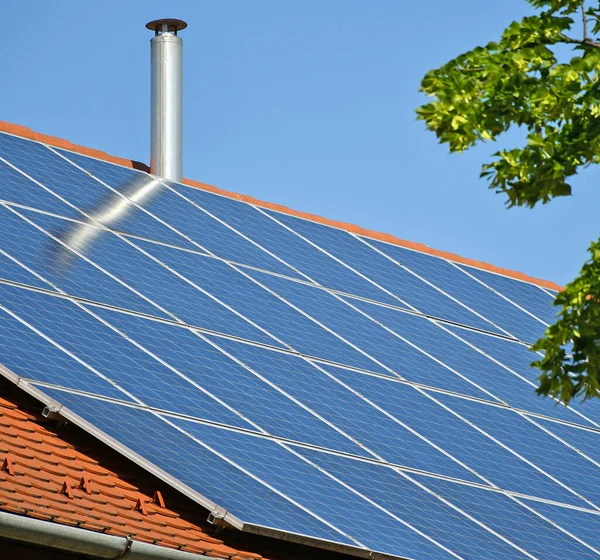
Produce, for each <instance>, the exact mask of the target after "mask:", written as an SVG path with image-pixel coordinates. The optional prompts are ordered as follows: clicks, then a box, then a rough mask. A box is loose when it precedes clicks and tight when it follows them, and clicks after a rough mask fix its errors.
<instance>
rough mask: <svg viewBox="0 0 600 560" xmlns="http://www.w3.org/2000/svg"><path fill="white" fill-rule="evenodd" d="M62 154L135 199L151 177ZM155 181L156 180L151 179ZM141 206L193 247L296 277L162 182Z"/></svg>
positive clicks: (183, 241) (78, 156) (285, 267)
mask: <svg viewBox="0 0 600 560" xmlns="http://www.w3.org/2000/svg"><path fill="white" fill-rule="evenodd" d="M61 153H63V154H64V155H65V157H67V158H68V159H70V160H71V161H73V162H75V163H76V164H77V165H79V166H81V167H83V168H84V169H86V170H87V171H89V172H90V173H92V174H93V175H94V176H95V177H97V178H98V179H100V180H102V181H103V182H105V183H107V184H108V185H110V186H111V187H113V188H115V189H117V190H119V191H120V192H123V187H122V185H125V186H127V185H129V187H128V188H127V189H125V191H124V194H125V195H126V196H128V197H129V198H132V199H135V198H136V194H138V193H140V192H143V190H144V188H146V187H147V185H148V184H149V182H150V181H152V180H153V179H152V178H151V177H150V176H149V175H147V174H146V173H142V172H140V171H134V170H132V169H126V168H123V167H116V166H114V165H111V164H109V163H106V162H103V161H99V160H94V159H91V158H87V157H84V156H80V155H78V154H74V153H71V152H64V151H63V152H61ZM154 182H158V181H156V180H154ZM138 196H139V194H138ZM141 205H142V206H143V208H144V209H146V210H147V211H148V212H150V213H151V214H152V215H153V216H156V217H157V218H158V219H160V220H162V221H163V222H166V223H168V224H170V225H171V226H172V227H174V228H175V229H176V230H177V231H179V232H180V233H181V234H182V235H184V236H187V237H188V238H189V239H190V240H191V241H192V242H194V244H195V245H196V248H204V249H206V250H208V251H210V252H212V253H214V254H216V255H218V256H220V257H222V258H224V259H228V260H232V261H235V262H239V263H245V264H249V265H252V266H255V267H258V268H263V269H265V270H270V271H273V272H278V273H280V274H286V275H287V276H296V273H295V272H294V271H293V270H292V269H291V268H290V267H288V266H286V265H284V264H282V263H281V262H279V261H278V260H277V259H275V258H274V257H272V256H270V255H269V254H268V253H267V252H266V251H264V250H262V249H261V248H259V247H258V246H256V245H253V244H252V243H251V242H249V241H247V240H246V239H244V238H243V237H241V236H240V235H238V234H237V233H236V232H234V231H233V230H231V229H230V228H228V227H226V226H225V225H223V224H221V223H220V222H219V221H217V220H215V219H214V218H212V217H211V216H209V215H208V214H207V213H205V212H203V211H202V210H200V209H199V208H198V207H197V206H194V205H193V204H191V203H190V202H188V201H187V200H186V199H185V198H183V197H182V196H179V195H178V194H177V193H176V192H174V191H173V190H172V189H171V188H170V187H167V186H166V184H164V183H161V184H160V185H158V186H157V188H156V192H155V194H154V195H153V196H149V197H148V199H147V200H142V201H141ZM177 245H183V246H185V247H190V243H189V242H187V241H186V240H185V238H184V237H181V239H180V240H179V242H178V243H177Z"/></svg>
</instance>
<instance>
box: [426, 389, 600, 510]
mask: <svg viewBox="0 0 600 560" xmlns="http://www.w3.org/2000/svg"><path fill="white" fill-rule="evenodd" d="M438 398H439V400H440V401H441V402H443V403H445V404H446V405H448V406H449V407H450V408H451V409H452V410H454V411H456V412H458V413H459V414H460V415H461V416H463V417H464V418H466V419H467V420H469V421H470V422H473V423H474V424H476V425H477V426H478V427H480V428H481V429H483V430H484V431H485V432H486V433H488V434H490V435H491V436H492V437H494V438H496V439H497V440H498V441H499V442H501V443H502V444H504V445H506V446H508V447H509V448H510V449H512V450H513V451H514V452H515V453H518V454H519V455H520V456H521V457H523V458H524V459H525V460H527V461H530V462H531V463H533V464H534V465H536V467H537V468H538V469H540V470H541V472H542V473H544V474H546V476H547V477H548V478H550V477H552V478H553V479H554V480H555V481H557V482H558V483H560V484H562V485H563V490H562V491H561V490H560V489H559V488H558V487H555V488H554V489H553V491H552V492H546V493H545V494H544V495H541V494H540V497H543V498H546V499H549V500H552V499H554V500H558V501H562V502H564V503H567V504H572V505H576V506H580V507H594V504H596V505H597V504H598V503H600V500H599V491H598V490H597V489H596V488H595V486H593V485H592V486H590V485H588V484H586V483H584V482H583V481H584V480H589V477H590V476H592V477H593V476H594V473H596V472H597V470H598V467H597V466H596V465H594V464H592V463H591V462H590V461H588V460H587V459H585V458H584V457H582V456H581V455H579V454H578V453H576V452H575V451H574V450H573V449H571V448H570V447H568V446H567V445H565V444H564V443H562V442H560V441H559V440H557V439H555V438H553V437H552V436H550V435H548V434H547V433H545V432H544V431H543V430H540V429H539V428H538V427H537V426H536V425H535V424H533V423H532V422H530V421H528V420H527V419H525V418H523V417H522V416H520V415H519V414H516V413H514V412H513V411H510V410H506V409H502V408H498V407H490V406H486V405H484V404H480V403H476V402H472V401H467V400H465V399H457V398H454V397H449V396H446V395H440V396H439V397H438ZM573 473H578V474H577V476H576V477H574V476H573ZM540 488H541V487H540Z"/></svg>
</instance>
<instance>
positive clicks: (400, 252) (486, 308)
mask: <svg viewBox="0 0 600 560" xmlns="http://www.w3.org/2000/svg"><path fill="white" fill-rule="evenodd" d="M367 242H368V243H369V244H371V245H373V246H374V247H376V248H377V249H379V250H380V251H382V252H384V253H385V254H386V255H388V256H390V257H392V258H393V259H394V260H396V261H398V262H399V263H401V264H403V265H404V266H406V267H407V268H409V269H410V270H412V271H413V272H415V273H417V274H418V275H419V276H421V277H423V278H424V279H425V280H427V281H429V282H431V283H432V284H435V285H436V286H437V287H438V288H440V289H442V290H444V292H446V293H447V294H449V295H451V296H452V297H454V298H456V299H458V300H459V301H461V302H462V303H463V304H465V305H467V306H468V307H469V308H471V309H473V310H474V311H476V312H477V313H479V314H480V315H483V316H484V317H485V318H486V319H488V320H489V321H491V322H493V323H494V324H495V325H497V326H498V327H500V328H501V329H502V330H503V332H504V333H505V334H507V335H512V336H514V337H516V338H519V339H520V340H523V341H526V342H535V341H536V340H537V339H538V338H539V337H540V336H541V334H542V333H543V331H544V328H545V327H544V325H542V324H541V323H540V322H539V321H537V320H535V319H533V318H532V317H531V316H529V315H528V314H527V313H525V312H523V311H522V310H520V309H518V308H517V307H515V306H514V305H512V304H510V303H508V302H507V301H506V300H505V299H503V298H501V297H500V296H499V295H498V294H496V293H494V292H493V291H492V290H491V289H489V288H487V287H486V286H484V285H482V284H481V283H479V282H477V281H476V280H474V279H473V278H471V277H470V276H469V275H468V274H466V273H465V272H463V270H462V269H460V268H458V267H457V266H454V265H453V264H451V263H450V262H448V261H446V260H444V259H441V258H439V257H434V256H431V255H426V254H424V253H419V252H417V251H411V250H410V249H405V248H404V247H399V246H396V245H390V244H389V243H382V242H381V241H376V240H372V239H367ZM468 270H471V269H470V268H469V269H468ZM548 308H549V309H550V310H551V309H552V308H551V305H550V302H548ZM488 330H490V329H488Z"/></svg>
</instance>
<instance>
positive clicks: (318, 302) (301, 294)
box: [250, 271, 487, 398]
mask: <svg viewBox="0 0 600 560" xmlns="http://www.w3.org/2000/svg"><path fill="white" fill-rule="evenodd" d="M250 274H251V276H252V277H253V278H256V279H258V280H259V281H260V282H261V283H262V284H265V285H266V286H268V287H269V288H271V289H272V290H273V291H275V292H276V293H278V294H279V295H281V296H282V297H283V298H285V299H286V300H287V301H289V302H290V303H292V304H293V305H295V306H297V307H299V308H301V309H303V310H304V311H306V312H307V313H309V314H310V315H311V316H312V317H314V318H315V319H317V320H318V321H320V322H321V323H322V324H324V325H325V326H326V327H328V328H329V329H331V330H332V331H334V332H336V333H337V334H338V335H340V336H342V337H344V339H345V340H347V341H348V342H349V343H351V344H353V345H354V346H355V347H357V348H360V349H361V350H362V351H363V352H365V353H366V354H368V355H369V356H371V357H372V358H371V362H372V363H371V364H369V363H368V362H365V363H364V364H361V363H357V362H356V361H353V362H350V361H346V362H344V363H345V365H351V366H356V367H359V368H363V369H369V370H371V371H383V372H386V373H388V375H392V376H394V374H396V376H398V375H399V376H401V377H403V378H405V379H408V380H410V381H414V382H417V383H423V384H426V385H432V386H434V387H440V388H442V389H447V390H449V391H455V392H459V393H463V394H467V395H472V396H476V397H480V398H486V396H487V395H486V393H485V392H484V391H481V390H480V389H478V388H477V387H476V386H475V385H473V384H471V383H469V382H468V381H465V380H463V379H461V378H460V377H459V376H457V375H455V374H453V373H452V372H451V371H450V370H449V369H448V368H447V367H445V366H444V365H443V364H440V363H439V362H437V361H435V360H432V359H431V358H430V357H428V356H426V355H425V354H424V353H423V352H421V351H419V350H418V349H416V348H414V347H413V346H411V345H410V344H408V343H407V342H405V341H403V340H402V339H400V338H399V337H397V336H395V335H394V334H393V333H390V332H389V331H387V330H385V329H384V328H382V327H381V326H380V325H378V324H377V323H376V322H375V321H373V320H372V319H370V318H369V317H367V316H365V315H363V314H361V313H359V312H358V311H356V310H355V309H353V308H352V307H351V306H350V305H348V304H347V303H346V302H345V301H344V300H341V299H338V298H336V297H335V296H333V295H331V294H329V293H326V292H323V291H322V290H317V289H315V288H312V287H310V286H305V285H302V284H298V283H296V282H290V281H288V280H284V279H281V278H277V277H273V276H268V275H266V274H262V273H258V272H254V271H252V272H251V273H250ZM352 305H354V302H352Z"/></svg>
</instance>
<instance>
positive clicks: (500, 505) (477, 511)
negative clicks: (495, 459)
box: [419, 477, 598, 559]
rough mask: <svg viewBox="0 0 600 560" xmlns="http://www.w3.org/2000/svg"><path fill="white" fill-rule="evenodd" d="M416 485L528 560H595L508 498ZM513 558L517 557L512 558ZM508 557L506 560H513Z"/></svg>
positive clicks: (431, 482) (445, 485)
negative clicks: (531, 559) (506, 540)
mask: <svg viewBox="0 0 600 560" xmlns="http://www.w3.org/2000/svg"><path fill="white" fill-rule="evenodd" d="M419 478H420V482H421V483H422V484H424V485H425V486H427V487H428V488H430V489H431V490H433V491H435V492H436V493H437V494H439V495H440V496H442V497H444V498H445V499H447V500H449V501H450V502H452V503H453V504H454V505H456V506H457V507H459V508H461V509H462V510H463V511H464V512H465V513H468V514H469V515H471V516H472V517H474V518H476V519H478V520H479V521H481V522H482V523H485V525H487V526H488V527H490V528H491V529H492V530H494V531H496V532H497V533H499V534H501V535H503V536H505V537H506V538H510V540H511V542H513V543H515V544H516V545H517V546H519V547H520V548H521V549H523V550H525V551H526V552H527V553H529V555H530V556H529V557H531V556H532V555H533V557H534V558H540V559H546V558H548V559H550V558H597V557H598V556H597V554H596V553H595V552H593V551H592V550H590V549H589V548H588V547H586V546H585V545H583V544H581V543H579V542H577V541H576V540H575V539H573V538H571V537H569V536H568V535H567V534H566V533H564V532H563V531H561V530H560V529H557V528H556V527H554V526H553V525H551V524H550V523H548V522H547V521H545V520H543V519H541V518H540V517H539V516H537V515H535V513H533V512H531V511H529V510H528V509H526V508H525V507H523V506H522V505H520V504H519V503H518V502H516V501H514V500H511V499H510V498H508V497H506V496H503V495H502V494H498V493H496V492H490V491H488V490H483V489H480V488H476V487H472V486H465V485H462V484H456V483H452V482H446V481H444V480H439V479H433V478H425V477H419ZM513 557H517V558H518V557H519V555H515V556H513ZM513 557H510V558H513Z"/></svg>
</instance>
